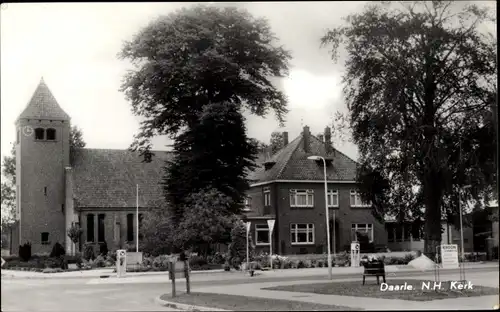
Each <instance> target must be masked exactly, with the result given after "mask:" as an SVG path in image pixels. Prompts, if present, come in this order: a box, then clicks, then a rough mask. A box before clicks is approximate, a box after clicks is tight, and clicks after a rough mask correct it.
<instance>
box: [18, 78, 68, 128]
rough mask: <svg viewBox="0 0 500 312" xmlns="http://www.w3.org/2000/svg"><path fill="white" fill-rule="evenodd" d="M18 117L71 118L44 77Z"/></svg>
mask: <svg viewBox="0 0 500 312" xmlns="http://www.w3.org/2000/svg"><path fill="white" fill-rule="evenodd" d="M18 119H51V120H69V119H70V117H69V115H68V114H66V112H65V111H64V110H63V109H62V108H61V107H60V106H59V104H58V103H57V101H56V99H55V97H54V96H53V95H52V92H50V90H49V88H48V87H47V85H46V84H45V81H44V80H43V77H42V78H41V79H40V83H39V84H38V87H37V88H36V90H35V93H33V96H32V97H31V100H30V101H29V103H28V105H27V106H26V108H25V109H24V111H23V112H22V113H21V115H19V118H18Z"/></svg>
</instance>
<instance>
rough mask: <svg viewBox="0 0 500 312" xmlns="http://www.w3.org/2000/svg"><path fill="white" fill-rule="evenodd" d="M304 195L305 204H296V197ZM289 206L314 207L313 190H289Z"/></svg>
mask: <svg viewBox="0 0 500 312" xmlns="http://www.w3.org/2000/svg"><path fill="white" fill-rule="evenodd" d="M298 196H306V204H305V205H298V204H297V202H298V201H297V197H298ZM290 207H299V208H304V207H309V208H312V207H314V190H290Z"/></svg>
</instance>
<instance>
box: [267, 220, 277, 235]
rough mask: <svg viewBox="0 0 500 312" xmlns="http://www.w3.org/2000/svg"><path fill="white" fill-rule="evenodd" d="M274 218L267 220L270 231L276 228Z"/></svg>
mask: <svg viewBox="0 0 500 312" xmlns="http://www.w3.org/2000/svg"><path fill="white" fill-rule="evenodd" d="M274 221H276V220H274V219H272V220H267V226H268V227H269V232H272V231H273V230H274Z"/></svg>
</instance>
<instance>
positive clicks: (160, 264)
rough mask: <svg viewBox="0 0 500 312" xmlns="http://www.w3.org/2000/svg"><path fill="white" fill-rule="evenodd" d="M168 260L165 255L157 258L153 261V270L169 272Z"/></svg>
mask: <svg viewBox="0 0 500 312" xmlns="http://www.w3.org/2000/svg"><path fill="white" fill-rule="evenodd" d="M168 263H169V261H168V258H167V257H166V256H165V255H161V256H158V257H155V258H154V259H153V264H152V265H153V268H155V269H159V270H168V265H169V264H168Z"/></svg>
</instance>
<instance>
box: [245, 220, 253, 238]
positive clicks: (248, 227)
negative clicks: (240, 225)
mask: <svg viewBox="0 0 500 312" xmlns="http://www.w3.org/2000/svg"><path fill="white" fill-rule="evenodd" d="M250 225H252V222H250V221H248V222H247V223H246V226H247V235H248V233H250Z"/></svg>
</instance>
